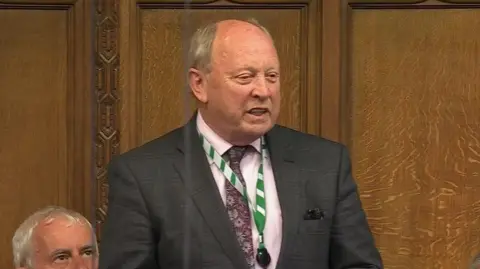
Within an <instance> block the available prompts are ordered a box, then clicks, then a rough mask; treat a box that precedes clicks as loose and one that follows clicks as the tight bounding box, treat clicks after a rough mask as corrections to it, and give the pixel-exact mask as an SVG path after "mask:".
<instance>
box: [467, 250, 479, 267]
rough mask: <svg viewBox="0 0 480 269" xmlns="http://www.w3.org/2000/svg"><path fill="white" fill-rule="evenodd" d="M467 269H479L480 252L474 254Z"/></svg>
mask: <svg viewBox="0 0 480 269" xmlns="http://www.w3.org/2000/svg"><path fill="white" fill-rule="evenodd" d="M469 269H480V253H479V254H477V256H475V258H473V260H472V264H471V265H470V267H469Z"/></svg>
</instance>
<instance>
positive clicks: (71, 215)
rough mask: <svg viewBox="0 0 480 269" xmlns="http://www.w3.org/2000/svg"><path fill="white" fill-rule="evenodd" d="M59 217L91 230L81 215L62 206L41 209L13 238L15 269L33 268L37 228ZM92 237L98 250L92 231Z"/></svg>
mask: <svg viewBox="0 0 480 269" xmlns="http://www.w3.org/2000/svg"><path fill="white" fill-rule="evenodd" d="M58 217H65V218H67V219H68V220H69V221H71V222H72V223H82V224H87V225H88V226H89V227H90V229H92V225H91V224H90V222H89V221H88V220H87V219H86V218H85V217H84V216H83V215H82V214H80V213H78V212H75V211H73V210H69V209H66V208H63V207H60V206H47V207H45V208H42V209H39V210H37V211H36V212H34V213H33V214H32V215H30V216H29V217H28V218H27V219H25V220H24V221H23V223H22V224H20V226H19V227H18V228H17V230H16V231H15V234H14V235H13V238H12V250H13V263H14V265H15V268H19V267H26V268H33V264H32V253H33V251H32V236H33V233H34V230H35V228H36V227H37V226H38V224H39V223H41V222H44V221H45V222H51V221H53V220H54V219H56V218H58ZM92 237H93V242H94V247H95V249H97V248H98V246H97V240H96V238H95V233H93V229H92Z"/></svg>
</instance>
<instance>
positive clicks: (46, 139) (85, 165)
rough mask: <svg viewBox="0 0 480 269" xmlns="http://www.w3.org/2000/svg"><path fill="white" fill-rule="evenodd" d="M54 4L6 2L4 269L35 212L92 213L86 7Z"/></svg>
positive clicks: (0, 173)
mask: <svg viewBox="0 0 480 269" xmlns="http://www.w3.org/2000/svg"><path fill="white" fill-rule="evenodd" d="M29 2H30V3H32V1H29ZM37 2H39V1H37ZM49 4H50V5H49V6H45V5H43V4H42V3H40V2H39V3H37V4H31V5H25V4H22V1H15V3H5V2H4V1H0V59H1V60H0V219H1V222H0V223H1V224H0V253H2V255H0V268H12V257H13V256H12V251H11V239H12V236H13V233H14V231H15V229H16V228H17V227H18V225H19V224H20V223H21V222H22V221H23V220H24V219H25V218H26V217H27V216H28V215H30V214H31V213H32V212H33V211H35V210H37V209H38V208H40V207H43V206H46V205H61V206H66V207H69V208H72V209H75V210H78V211H80V212H82V213H83V214H85V215H86V216H89V212H90V210H89V207H90V205H91V199H89V198H88V197H90V195H91V192H90V182H91V173H90V172H92V169H91V167H92V163H91V160H92V159H91V157H90V155H91V145H92V140H91V128H90V126H89V122H90V120H89V118H90V116H89V115H90V111H89V107H90V103H91V100H90V93H89V92H88V90H89V87H88V81H90V79H89V74H88V72H86V70H85V67H86V61H87V60H88V58H86V57H88V54H87V51H86V50H87V48H86V46H84V44H83V43H82V42H85V40H87V39H88V37H87V35H85V32H84V31H87V29H88V28H86V27H88V25H89V23H88V22H85V21H84V18H85V17H84V15H85V14H84V11H85V6H84V5H85V4H86V2H83V1H76V2H75V1H63V2H62V1H56V2H55V3H54V2H53V1H50V3H49ZM87 44H88V43H87Z"/></svg>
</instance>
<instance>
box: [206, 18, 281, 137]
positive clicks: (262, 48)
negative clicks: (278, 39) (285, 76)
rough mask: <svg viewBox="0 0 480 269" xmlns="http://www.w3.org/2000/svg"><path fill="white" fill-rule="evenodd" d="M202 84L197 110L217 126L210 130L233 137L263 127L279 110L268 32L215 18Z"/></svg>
mask: <svg viewBox="0 0 480 269" xmlns="http://www.w3.org/2000/svg"><path fill="white" fill-rule="evenodd" d="M204 88H205V96H206V101H207V102H206V109H205V111H202V115H203V114H204V113H207V114H209V115H206V117H208V118H209V119H210V121H211V123H212V121H214V123H213V124H214V125H216V127H217V129H218V128H220V129H223V130H215V131H217V132H221V133H223V136H227V137H231V138H233V140H235V137H245V138H246V139H249V138H250V140H254V139H256V138H258V137H260V136H262V135H263V134H265V133H266V132H268V131H269V130H270V129H271V128H272V126H273V125H274V124H275V121H276V120H277V118H278V114H279V111H280V64H279V60H278V56H277V52H276V49H275V47H274V45H273V42H272V40H271V39H270V37H269V36H268V35H267V34H266V33H264V32H263V31H262V30H261V29H259V28H258V27H256V26H254V25H251V24H249V23H245V22H239V21H226V22H223V23H220V24H219V25H218V27H217V34H216V38H215V41H214V43H213V49H212V59H211V72H210V73H209V74H208V75H206V81H205V87H204ZM219 126H220V127H219Z"/></svg>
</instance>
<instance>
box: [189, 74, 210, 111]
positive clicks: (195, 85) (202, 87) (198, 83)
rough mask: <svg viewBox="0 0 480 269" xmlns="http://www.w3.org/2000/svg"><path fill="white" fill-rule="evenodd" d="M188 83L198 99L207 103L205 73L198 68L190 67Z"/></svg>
mask: <svg viewBox="0 0 480 269" xmlns="http://www.w3.org/2000/svg"><path fill="white" fill-rule="evenodd" d="M188 83H189V85H190V89H191V90H192V93H193V95H194V96H195V97H196V98H197V100H198V101H200V102H202V103H207V101H208V95H207V91H206V83H207V81H206V78H205V74H204V73H203V72H201V71H200V70H198V69H195V68H190V69H189V70H188Z"/></svg>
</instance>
